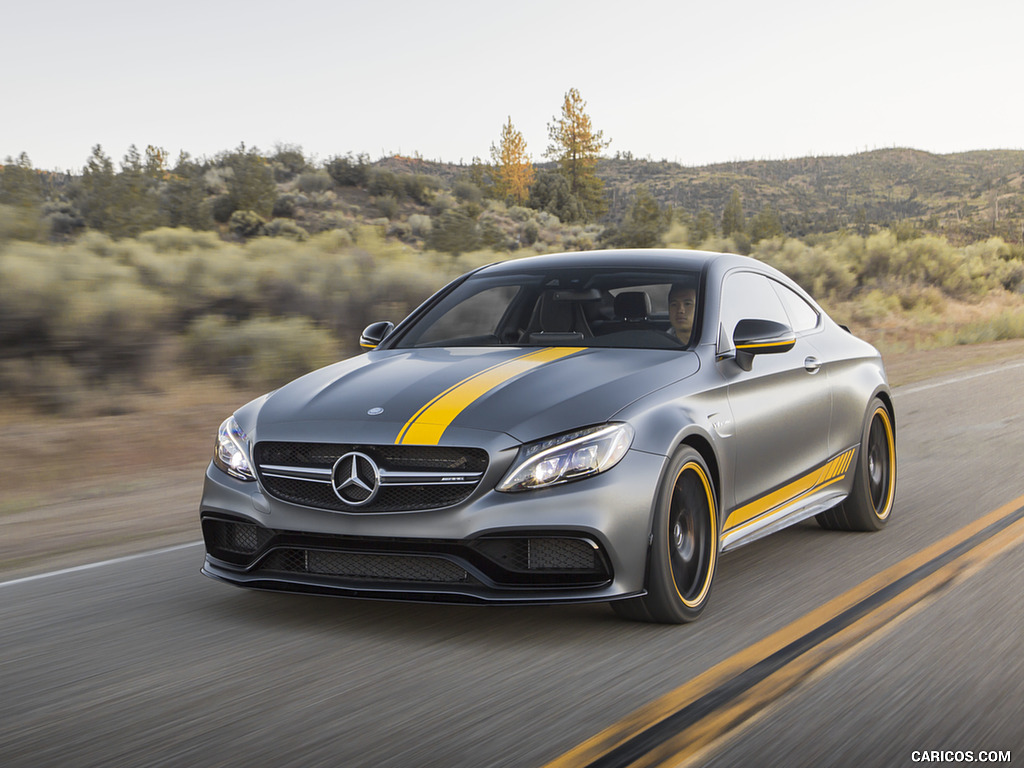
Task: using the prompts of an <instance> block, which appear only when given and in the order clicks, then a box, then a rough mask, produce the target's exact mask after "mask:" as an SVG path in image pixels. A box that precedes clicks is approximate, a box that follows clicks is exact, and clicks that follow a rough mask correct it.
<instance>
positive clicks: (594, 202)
mask: <svg viewBox="0 0 1024 768" xmlns="http://www.w3.org/2000/svg"><path fill="white" fill-rule="evenodd" d="M586 106H587V103H586V102H585V101H584V100H583V98H582V97H581V96H580V93H579V91H577V90H576V89H575V88H570V89H569V92H568V93H566V94H565V100H564V101H563V102H562V114H561V117H554V118H552V122H551V123H549V124H548V137H549V138H550V140H551V144H549V145H548V149H547V152H546V153H545V156H546V157H549V158H551V159H553V160H557V161H558V166H559V170H560V172H561V173H562V175H563V176H565V178H566V180H567V181H568V182H569V191H570V192H571V193H572V195H573V197H575V198H576V200H578V201H579V204H580V207H581V209H582V216H581V217H580V218H582V219H583V220H584V221H593V220H594V219H598V218H600V217H601V216H602V215H604V214H605V213H606V212H607V210H608V203H607V202H606V201H605V199H604V183H603V182H602V181H601V179H599V178H598V177H597V174H596V172H595V171H596V168H597V160H598V157H599V156H600V154H601V150H603V149H604V148H605V147H607V146H608V145H609V144H611V141H605V140H604V134H603V132H602V131H596V132H595V131H594V128H593V126H592V125H591V122H590V115H588V114H587V113H586V111H585V109H586Z"/></svg>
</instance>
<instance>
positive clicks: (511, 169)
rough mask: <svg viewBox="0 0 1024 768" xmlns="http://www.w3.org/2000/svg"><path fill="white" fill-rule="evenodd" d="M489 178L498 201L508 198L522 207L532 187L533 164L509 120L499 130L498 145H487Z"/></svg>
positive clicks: (524, 144) (523, 140)
mask: <svg viewBox="0 0 1024 768" xmlns="http://www.w3.org/2000/svg"><path fill="white" fill-rule="evenodd" d="M491 162H492V163H493V164H494V165H493V168H492V170H491V178H492V180H493V183H494V192H495V195H496V197H497V198H498V199H499V200H505V199H509V198H511V199H512V200H514V201H515V203H516V205H522V204H523V203H524V202H525V201H526V198H527V196H528V195H529V193H530V185H532V184H533V163H532V162H530V157H529V155H527V153H526V139H524V138H523V134H522V133H520V132H519V131H517V130H516V129H515V127H514V126H513V125H512V117H511V116H509V118H508V122H507V123H506V124H505V125H503V126H502V127H501V142H500V144H499V145H498V146H495V145H494V144H491Z"/></svg>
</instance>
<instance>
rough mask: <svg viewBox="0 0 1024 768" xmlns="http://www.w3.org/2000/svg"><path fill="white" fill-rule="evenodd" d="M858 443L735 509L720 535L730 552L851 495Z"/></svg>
mask: <svg viewBox="0 0 1024 768" xmlns="http://www.w3.org/2000/svg"><path fill="white" fill-rule="evenodd" d="M856 455H857V447H853V448H849V449H847V450H845V451H843V452H842V453H840V454H838V455H837V456H835V457H833V458H832V459H830V460H829V461H827V462H825V464H823V465H822V466H820V467H818V468H817V469H814V470H812V471H811V472H808V473H807V474H806V475H804V476H803V477H800V478H798V479H796V480H794V481H793V482H791V483H789V484H788V485H785V486H783V487H782V488H777V489H776V490H774V491H771V492H769V493H767V494H765V495H764V496H762V497H760V498H758V499H755V500H754V501H752V502H750V503H748V504H745V505H743V506H742V507H739V508H737V509H734V510H732V511H731V512H730V513H729V515H728V517H727V518H726V521H725V525H724V530H723V531H722V535H721V536H720V537H719V540H718V541H719V551H720V552H728V551H729V550H731V549H736V547H739V546H741V545H743V544H749V543H750V542H752V541H756V540H757V539H760V538H762V537H764V536H767V535H768V534H770V533H774V532H775V531H778V530H780V529H782V528H786V527H788V526H790V525H793V524H794V523H799V522H800V521H801V520H806V519H807V518H809V517H813V516H814V515H817V514H818V513H820V512H824V511H825V510H827V509H831V508H832V507H834V506H835V505H836V504H838V503H839V502H841V501H842V500H843V499H845V498H846V497H847V496H848V495H849V490H848V488H849V483H848V482H844V480H846V479H847V478H848V477H849V476H850V475H852V474H853V469H854V467H855V464H854V459H855V458H856Z"/></svg>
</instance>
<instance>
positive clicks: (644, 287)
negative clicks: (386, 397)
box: [395, 269, 700, 349]
mask: <svg viewBox="0 0 1024 768" xmlns="http://www.w3.org/2000/svg"><path fill="white" fill-rule="evenodd" d="M698 280H699V275H698V273H697V272H688V271H676V272H665V271H646V270H638V269H615V270H613V269H600V270H599V269H592V270H579V269H574V270H572V271H568V270H566V271H564V272H560V271H546V272H523V273H521V274H503V275H488V274H486V273H482V274H480V275H476V276H473V277H470V278H469V279H467V280H466V281H465V282H463V283H461V284H460V285H458V286H457V287H456V288H455V289H454V290H453V291H452V292H451V293H449V294H448V295H447V296H445V297H444V298H443V299H441V300H440V301H439V302H438V303H437V304H435V305H434V306H433V307H431V308H430V310H429V311H427V312H426V313H425V314H424V315H423V316H422V317H420V318H419V320H418V321H417V322H416V323H414V324H413V325H412V326H410V327H409V328H408V329H407V330H406V331H405V332H404V333H403V334H402V335H401V337H400V338H399V339H398V340H397V343H396V344H395V346H396V347H398V348H410V347H451V346H460V347H466V346H580V347H633V348H647V349H684V348H686V347H688V346H689V345H690V344H691V339H694V338H696V334H695V333H694V329H695V328H696V326H697V325H698V323H699V316H700V311H699V309H700V308H699V307H698V306H697V296H698V294H699V291H698V290H697V288H698Z"/></svg>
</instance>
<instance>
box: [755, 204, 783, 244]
mask: <svg viewBox="0 0 1024 768" xmlns="http://www.w3.org/2000/svg"><path fill="white" fill-rule="evenodd" d="M781 236H782V220H781V219H779V214H778V212H777V211H776V210H775V208H774V207H773V206H772V204H771V203H766V204H765V206H764V208H762V209H761V210H760V212H759V213H758V214H757V215H756V216H755V217H754V219H753V221H751V222H750V240H751V242H754V243H756V242H758V241H759V240H768V239H770V238H773V237H781Z"/></svg>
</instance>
